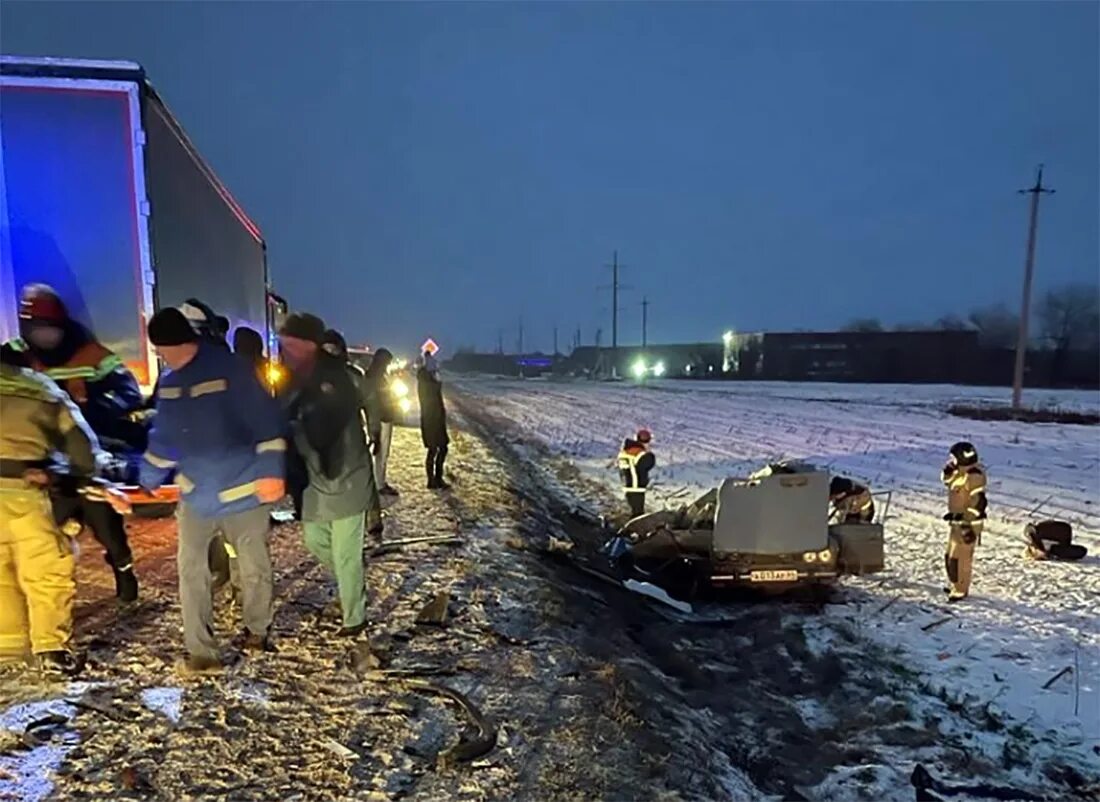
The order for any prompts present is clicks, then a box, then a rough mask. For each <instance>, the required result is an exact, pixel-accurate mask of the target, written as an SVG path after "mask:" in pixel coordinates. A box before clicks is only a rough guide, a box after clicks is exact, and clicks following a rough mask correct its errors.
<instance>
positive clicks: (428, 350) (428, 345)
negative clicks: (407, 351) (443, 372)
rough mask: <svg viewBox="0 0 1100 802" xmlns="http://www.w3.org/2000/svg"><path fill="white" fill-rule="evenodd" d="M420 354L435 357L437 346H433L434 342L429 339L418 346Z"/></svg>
mask: <svg viewBox="0 0 1100 802" xmlns="http://www.w3.org/2000/svg"><path fill="white" fill-rule="evenodd" d="M420 353H422V354H431V355H432V356H435V355H436V354H437V353H439V346H438V345H436V344H435V340H433V339H432V338H431V337H429V338H428V339H426V340H425V341H424V344H423V345H422V346H420Z"/></svg>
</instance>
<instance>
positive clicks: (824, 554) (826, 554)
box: [817, 549, 833, 563]
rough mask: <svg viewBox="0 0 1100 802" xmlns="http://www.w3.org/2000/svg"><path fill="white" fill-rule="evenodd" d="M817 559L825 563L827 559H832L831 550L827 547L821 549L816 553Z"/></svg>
mask: <svg viewBox="0 0 1100 802" xmlns="http://www.w3.org/2000/svg"><path fill="white" fill-rule="evenodd" d="M817 559H818V560H819V561H820V562H823V563H827V562H829V560H831V559H833V552H832V551H831V550H829V549H822V550H821V551H819V552H818V553H817Z"/></svg>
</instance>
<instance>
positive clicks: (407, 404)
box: [397, 398, 413, 415]
mask: <svg viewBox="0 0 1100 802" xmlns="http://www.w3.org/2000/svg"><path fill="white" fill-rule="evenodd" d="M397 406H398V408H400V410H401V412H402V414H406V415H407V414H408V412H409V410H410V409H412V408H413V403H412V401H410V400H409V399H407V398H402V399H401V400H400V401H398V402H397Z"/></svg>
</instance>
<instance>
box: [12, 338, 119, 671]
mask: <svg viewBox="0 0 1100 802" xmlns="http://www.w3.org/2000/svg"><path fill="white" fill-rule="evenodd" d="M25 364H26V363H25V362H24V361H23V357H22V356H21V355H20V354H18V353H16V352H15V351H13V350H11V349H9V348H8V347H7V346H5V347H4V348H3V349H2V350H0V418H2V423H0V663H4V664H7V665H13V664H21V663H24V662H25V661H26V659H27V654H28V652H30V653H31V654H32V655H33V661H34V664H35V665H36V666H37V667H38V668H39V669H41V670H43V671H44V672H47V673H60V674H67V675H71V674H75V673H76V672H77V671H79V668H80V665H79V661H78V660H77V658H76V657H75V655H74V654H73V653H72V652H71V651H70V650H69V640H70V637H71V636H72V627H73V597H74V596H75V595H76V585H75V582H74V580H73V550H72V545H71V543H70V541H69V538H68V537H66V536H65V535H63V534H62V533H61V531H60V530H59V529H58V526H57V523H56V521H55V520H54V517H53V511H52V509H51V506H50V499H49V495H48V492H47V486H48V483H49V474H48V473H47V468H48V467H49V464H50V463H49V461H50V458H51V456H52V455H53V454H56V453H61V454H63V455H64V456H65V457H66V458H67V459H68V463H69V472H70V474H71V475H73V476H74V477H76V478H77V479H87V478H90V477H91V476H92V475H93V474H94V472H95V466H96V459H95V454H96V451H97V443H96V439H95V435H93V434H92V433H91V429H89V428H88V426H87V424H86V423H85V422H84V419H83V417H82V416H81V414H80V411H79V410H78V409H77V408H76V406H75V405H74V404H73V403H72V401H70V400H69V398H68V396H66V395H65V393H64V392H62V391H61V389H60V388H58V386H57V385H56V384H54V383H53V382H52V381H51V380H50V379H48V378H46V377H45V376H44V375H42V374H40V373H35V372H34V371H32V370H30V369H28V368H25V367H23V365H25Z"/></svg>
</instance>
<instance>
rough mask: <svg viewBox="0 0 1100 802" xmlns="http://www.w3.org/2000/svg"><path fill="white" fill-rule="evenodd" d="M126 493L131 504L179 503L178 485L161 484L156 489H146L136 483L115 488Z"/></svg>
mask: <svg viewBox="0 0 1100 802" xmlns="http://www.w3.org/2000/svg"><path fill="white" fill-rule="evenodd" d="M117 489H118V490H121V491H122V492H123V493H125V494H126V498H128V499H129V500H130V503H131V504H133V505H135V506H136V505H138V504H179V500H180V488H179V485H163V486H161V487H158V488H157V489H156V490H152V491H150V490H146V489H145V488H144V487H139V486H138V485H122V486H120V487H118V488H117Z"/></svg>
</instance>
